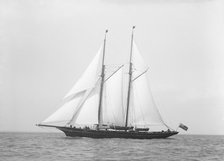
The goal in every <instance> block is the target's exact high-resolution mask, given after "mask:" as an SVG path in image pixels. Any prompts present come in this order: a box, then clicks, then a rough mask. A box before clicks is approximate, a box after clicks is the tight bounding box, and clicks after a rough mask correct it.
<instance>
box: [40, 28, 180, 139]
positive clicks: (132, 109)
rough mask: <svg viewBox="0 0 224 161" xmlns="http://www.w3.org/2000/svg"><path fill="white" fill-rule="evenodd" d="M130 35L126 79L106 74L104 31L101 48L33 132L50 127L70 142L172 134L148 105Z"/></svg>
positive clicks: (140, 63)
mask: <svg viewBox="0 0 224 161" xmlns="http://www.w3.org/2000/svg"><path fill="white" fill-rule="evenodd" d="M134 29H135V26H133V28H132V35H131V49H130V57H129V63H128V75H127V74H125V72H123V70H124V65H121V66H118V67H117V68H116V69H115V70H114V71H113V72H112V73H110V75H108V74H107V73H106V68H107V65H105V55H106V54H105V53H106V52H105V48H106V36H107V32H108V30H106V32H105V37H104V41H103V45H102V46H101V47H100V49H99V51H98V52H97V54H96V56H95V57H94V59H93V60H92V62H91V63H90V64H89V66H88V67H87V69H86V70H85V72H84V73H83V75H82V76H81V77H80V79H79V80H78V81H77V82H76V83H75V85H74V86H73V87H72V89H71V90H70V91H69V92H68V93H67V94H66V95H65V97H64V99H63V105H62V106H61V107H60V108H59V109H58V110H57V111H56V112H54V113H53V114H52V115H50V116H49V117H48V118H47V119H45V120H44V121H42V122H41V123H40V124H37V126H44V127H54V128H57V129H59V130H61V131H63V132H64V133H65V135H66V136H71V137H91V138H136V139H152V138H167V137H170V136H172V135H176V134H178V132H177V131H175V130H172V129H171V128H170V127H169V126H167V125H166V124H165V122H164V121H163V119H162V117H161V115H160V113H159V110H158V108H157V107H156V104H155V102H154V100H153V97H152V94H151V91H150V88H149V84H148V80H147V71H148V67H147V65H146V64H145V62H144V59H143V58H142V56H141V55H140V52H139V50H138V48H137V45H136V44H135V42H134ZM125 76H126V81H124V80H125V79H124V77H125ZM124 84H126V90H125V89H124V87H125V85H124ZM124 97H126V99H123V98H124Z"/></svg>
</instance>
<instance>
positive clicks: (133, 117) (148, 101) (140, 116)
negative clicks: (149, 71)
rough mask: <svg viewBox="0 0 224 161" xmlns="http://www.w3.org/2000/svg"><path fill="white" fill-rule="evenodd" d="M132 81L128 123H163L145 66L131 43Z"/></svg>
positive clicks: (139, 124) (135, 47) (138, 124)
mask: <svg viewBox="0 0 224 161" xmlns="http://www.w3.org/2000/svg"><path fill="white" fill-rule="evenodd" d="M132 54H133V57H132V64H133V74H132V76H133V79H132V80H133V81H132V83H131V85H132V87H131V100H130V110H129V111H130V112H129V124H131V125H135V126H144V125H163V120H162V118H161V116H160V113H159V111H158V109H157V107H156V105H155V103H154V100H153V98H152V95H151V92H150V88H149V84H148V80H147V75H146V73H145V71H146V68H147V66H146V65H145V63H144V60H143V58H142V57H141V55H140V53H139V51H138V49H137V46H136V44H135V43H133V53H132Z"/></svg>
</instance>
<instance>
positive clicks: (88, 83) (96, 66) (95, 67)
mask: <svg viewBox="0 0 224 161" xmlns="http://www.w3.org/2000/svg"><path fill="white" fill-rule="evenodd" d="M101 53H102V46H101V47H100V49H99V51H98V52H97V54H96V56H95V57H94V59H93V61H92V62H91V63H90V64H89V66H88V67H87V69H86V70H85V72H84V73H83V75H82V77H81V78H80V79H79V80H78V81H77V83H76V84H75V85H74V86H73V87H72V89H71V90H70V91H69V92H68V93H67V94H66V95H65V97H64V98H68V97H71V96H73V95H75V94H77V93H78V92H81V91H84V90H87V89H90V88H93V87H94V85H95V84H96V81H97V79H98V74H99V71H100V67H101V63H102V62H101V59H100V58H101Z"/></svg>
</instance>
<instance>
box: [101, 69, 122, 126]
mask: <svg viewBox="0 0 224 161" xmlns="http://www.w3.org/2000/svg"><path fill="white" fill-rule="evenodd" d="M122 75H123V72H122V69H119V70H118V71H117V72H116V73H115V74H114V75H113V76H112V77H111V78H110V79H108V80H107V81H106V82H105V84H104V97H103V110H102V111H103V123H104V124H115V125H120V126H123V125H124V110H123V106H122V105H123V99H122V94H123V93H122Z"/></svg>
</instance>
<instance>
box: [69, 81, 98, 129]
mask: <svg viewBox="0 0 224 161" xmlns="http://www.w3.org/2000/svg"><path fill="white" fill-rule="evenodd" d="M99 89H100V80H99V81H98V82H97V84H96V85H95V87H94V88H93V89H92V90H91V91H90V93H89V94H88V96H87V97H86V99H85V100H84V102H83V104H82V105H81V106H80V107H79V110H78V111H77V112H76V113H75V117H74V118H73V120H72V122H71V124H72V125H75V126H77V125H93V124H98V107H99V91H100V90H99Z"/></svg>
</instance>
